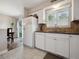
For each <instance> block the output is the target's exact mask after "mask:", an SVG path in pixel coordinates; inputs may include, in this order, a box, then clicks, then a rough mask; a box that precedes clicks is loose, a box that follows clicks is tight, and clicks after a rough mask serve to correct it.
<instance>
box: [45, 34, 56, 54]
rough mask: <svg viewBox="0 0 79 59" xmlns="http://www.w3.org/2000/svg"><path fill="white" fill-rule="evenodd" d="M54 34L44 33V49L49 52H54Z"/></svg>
mask: <svg viewBox="0 0 79 59" xmlns="http://www.w3.org/2000/svg"><path fill="white" fill-rule="evenodd" d="M53 35H54V34H49V33H46V43H45V44H46V45H45V49H46V51H49V52H51V53H55V41H56V39H55V37H53Z"/></svg>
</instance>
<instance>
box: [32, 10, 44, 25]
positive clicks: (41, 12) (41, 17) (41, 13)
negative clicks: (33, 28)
mask: <svg viewBox="0 0 79 59" xmlns="http://www.w3.org/2000/svg"><path fill="white" fill-rule="evenodd" d="M34 14H37V16H38V24H40V23H45V19H44V10H39V11H36V12H34V13H32V15H34Z"/></svg>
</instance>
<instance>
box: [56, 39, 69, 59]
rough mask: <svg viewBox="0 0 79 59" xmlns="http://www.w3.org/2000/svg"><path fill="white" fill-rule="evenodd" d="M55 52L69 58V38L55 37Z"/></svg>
mask: <svg viewBox="0 0 79 59" xmlns="http://www.w3.org/2000/svg"><path fill="white" fill-rule="evenodd" d="M55 45H56V48H55V52H56V54H58V55H61V56H64V57H66V58H69V39H67V38H56V43H55Z"/></svg>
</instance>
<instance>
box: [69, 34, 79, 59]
mask: <svg viewBox="0 0 79 59" xmlns="http://www.w3.org/2000/svg"><path fill="white" fill-rule="evenodd" d="M70 59H79V35H72V37H71V39H70Z"/></svg>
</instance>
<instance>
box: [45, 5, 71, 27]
mask: <svg viewBox="0 0 79 59" xmlns="http://www.w3.org/2000/svg"><path fill="white" fill-rule="evenodd" d="M70 10H71V8H70V6H64V7H61V8H59V9H57V10H55V9H53V8H51V9H48V10H46V12H45V16H46V24H47V27H70V20H71V12H70Z"/></svg>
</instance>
